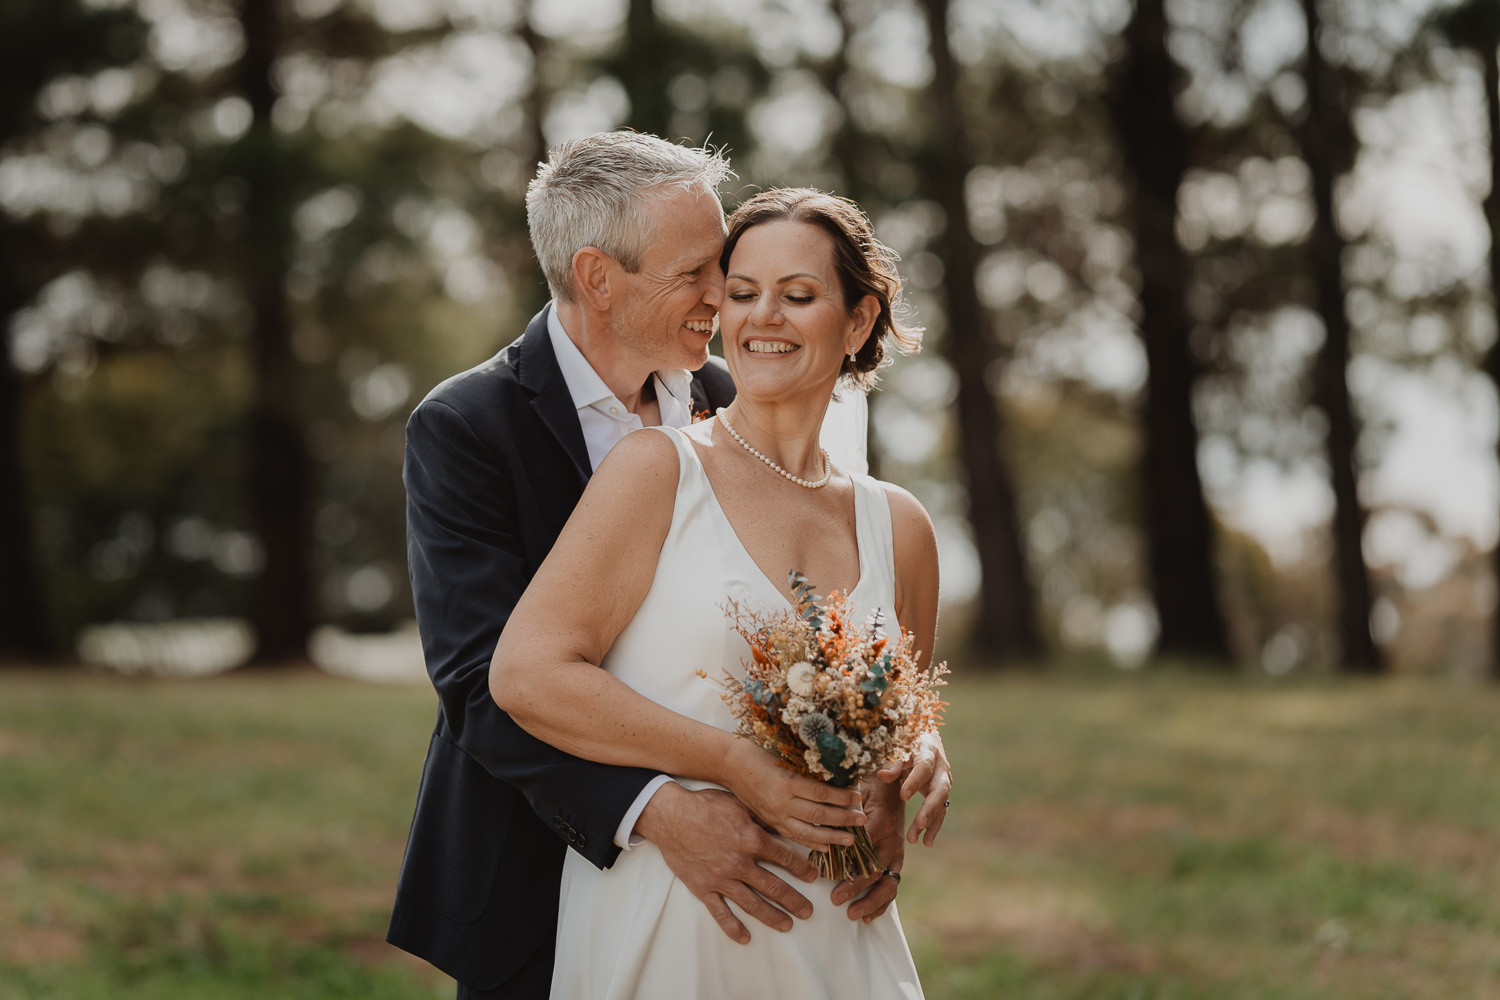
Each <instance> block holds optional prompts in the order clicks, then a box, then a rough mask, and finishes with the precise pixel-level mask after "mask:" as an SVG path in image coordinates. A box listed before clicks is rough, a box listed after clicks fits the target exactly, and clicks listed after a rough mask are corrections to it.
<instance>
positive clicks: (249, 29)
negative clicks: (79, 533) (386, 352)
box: [239, 0, 313, 663]
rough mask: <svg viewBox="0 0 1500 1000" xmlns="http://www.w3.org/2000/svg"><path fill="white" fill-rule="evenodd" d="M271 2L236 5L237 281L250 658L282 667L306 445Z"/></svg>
mask: <svg viewBox="0 0 1500 1000" xmlns="http://www.w3.org/2000/svg"><path fill="white" fill-rule="evenodd" d="M276 3H277V0H243V6H242V7H241V10H240V23H241V26H242V27H243V29H244V33H245V54H244V56H243V58H242V59H241V61H240V66H239V84H240V88H241V91H242V93H243V94H244V96H245V98H246V99H247V100H248V101H249V102H250V107H251V109H252V111H253V112H254V119H253V124H252V125H251V127H250V131H249V133H248V134H247V135H246V137H245V138H244V139H243V140H242V142H243V144H244V148H243V154H244V163H245V173H246V176H245V180H246V182H247V183H248V186H249V194H248V197H247V199H246V206H245V212H246V219H247V222H248V227H247V230H246V234H245V238H244V243H243V248H242V249H243V253H244V258H243V259H244V278H245V284H246V288H247V290H248V294H249V298H250V305H251V308H252V309H253V311H254V314H255V319H254V325H253V327H252V338H253V345H254V346H253V350H254V358H253V360H254V376H255V386H254V391H253V396H252V402H251V410H250V415H249V430H250V439H249V456H248V462H247V481H246V484H245V487H246V491H247V494H248V499H249V505H250V517H251V523H252V526H253V527H254V530H255V532H256V534H257V535H258V536H259V537H260V541H261V545H262V546H263V548H264V557H265V562H264V566H263V568H262V570H261V573H260V575H259V576H258V577H257V578H256V580H255V584H254V588H253V591H252V595H251V606H250V618H251V623H252V624H253V625H254V627H255V630H256V634H257V637H258V642H257V646H256V651H255V657H254V659H255V661H256V662H259V663H285V662H291V661H297V660H301V659H303V658H304V657H305V656H306V649H307V640H308V637H309V635H310V634H311V632H312V626H313V616H312V566H311V561H310V552H309V539H310V537H311V534H312V532H311V523H310V522H311V513H310V508H311V491H312V463H311V460H310V459H309V457H308V455H307V451H306V448H305V446H304V443H303V435H302V423H301V420H300V419H299V407H298V404H297V385H296V383H297V379H296V367H295V365H296V363H295V360H294V359H293V356H292V352H291V339H290V324H289V318H288V314H287V302H286V275H287V262H286V257H287V248H288V243H289V241H290V223H289V219H290V193H289V192H288V191H287V189H286V188H287V183H288V179H287V178H286V177H284V176H282V171H281V170H280V169H279V168H280V166H281V162H280V161H281V159H282V154H281V151H280V149H279V144H278V141H277V138H276V133H275V130H274V129H273V127H272V125H271V108H272V106H273V105H274V104H275V102H276V93H275V90H274V89H273V88H272V85H271V67H272V64H273V62H274V61H275V58H276V52H277V46H278V44H279V42H280V37H279V35H280V20H279V15H278V11H277V7H276Z"/></svg>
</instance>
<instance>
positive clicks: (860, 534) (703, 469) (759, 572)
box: [682, 434, 869, 610]
mask: <svg viewBox="0 0 1500 1000" xmlns="http://www.w3.org/2000/svg"><path fill="white" fill-rule="evenodd" d="M682 437H683V440H684V441H685V442H686V443H687V446H688V450H689V451H690V452H692V455H693V461H694V462H696V463H697V464H698V474H699V475H700V476H702V477H703V485H704V486H705V487H706V488H707V489H708V496H709V499H710V500H712V501H713V505H714V510H716V511H718V513H719V520H721V521H723V522H724V525H725V527H727V528H728V529H729V534H730V535H732V536H733V537H734V541H735V544H736V545H738V546H739V549H740V555H742V556H744V557H745V561H746V562H748V563H749V564H750V565H751V566H753V567H755V575H756V576H758V577H760V579H761V580H762V581H763V582H764V583H765V584H766V585H767V586H769V587H770V588H771V589H772V590H774V591H775V592H776V595H777V596H778V597H780V598H781V600H782V601H783V602H784V603H785V604H786V606H787V607H788V608H792V609H794V610H795V608H796V605H794V604H793V603H792V599H791V598H790V597H788V596H787V594H786V592H785V591H783V590H782V589H781V588H780V587H778V586H777V585H776V581H774V580H772V579H771V578H770V577H769V576H767V575H766V571H765V570H764V569H762V568H761V565H760V563H758V562H756V561H755V557H754V556H752V555H751V554H750V550H749V549H748V548H747V547H746V546H745V540H744V539H743V538H741V537H740V532H739V529H738V528H736V527H735V526H734V522H733V521H731V520H730V519H729V515H728V514H726V513H724V505H723V504H721V503H720V502H719V494H718V493H716V492H714V483H713V480H712V479H710V478H709V477H708V467H707V466H705V465H704V464H703V456H702V455H699V454H698V445H697V443H696V442H695V441H693V439H692V438H690V437H688V436H687V435H686V434H683V435H682ZM850 480H851V483H852V485H853V487H854V559H855V561H856V562H858V563H859V579H857V580H856V581H855V582H854V586H852V587H850V588H849V590H848V592H847V593H846V594H845V595H844V596H845V597H852V596H853V595H854V592H855V591H857V590H859V588H860V587H862V586H864V582H865V578H866V577H867V576H869V574H868V573H866V572H865V547H864V531H863V530H862V529H863V528H864V523H865V519H864V517H863V515H861V513H860V509H859V508H860V502H859V483H858V481H855V480H854V478H853V476H852V474H851V476H850Z"/></svg>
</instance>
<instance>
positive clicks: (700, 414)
mask: <svg viewBox="0 0 1500 1000" xmlns="http://www.w3.org/2000/svg"><path fill="white" fill-rule="evenodd" d="M688 412H689V413H691V414H692V415H693V423H695V424H696V423H699V422H701V421H704V420H707V419H708V418H709V417H711V416H713V414H712V413H710V412H709V410H708V407H706V406H705V407H704V408H703V409H701V410H695V409H693V408H692V404H689V405H688Z"/></svg>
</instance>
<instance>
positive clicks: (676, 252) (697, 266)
mask: <svg viewBox="0 0 1500 1000" xmlns="http://www.w3.org/2000/svg"><path fill="white" fill-rule="evenodd" d="M651 216H652V219H653V223H654V226H655V232H654V234H653V236H652V238H651V241H650V244H649V248H648V249H647V251H646V254H645V256H644V258H642V261H641V269H640V270H639V271H638V272H636V273H635V274H624V273H623V272H622V276H623V281H624V291H625V294H624V295H622V296H621V305H620V306H619V307H618V308H617V310H616V311H615V316H614V324H613V325H614V332H615V336H616V337H618V338H619V339H620V341H621V342H622V343H624V344H625V345H627V346H628V347H629V348H631V349H632V350H633V351H635V352H636V353H637V354H639V355H641V356H642V357H644V358H648V359H650V360H651V362H652V365H653V367H654V368H657V369H662V368H686V369H688V370H689V371H695V370H697V369H698V368H701V367H702V366H703V363H704V362H706V361H707V360H708V342H709V341H710V340H712V339H713V336H714V317H715V316H717V315H718V312H719V304H720V303H721V302H723V300H724V272H723V270H722V269H721V268H720V267H719V252H720V251H721V250H723V249H724V210H723V209H722V208H721V207H720V206H719V199H718V196H717V195H715V194H714V193H713V192H712V191H710V190H708V189H707V188H706V187H699V188H696V189H693V190H688V191H680V192H677V193H676V194H673V195H670V196H667V197H664V198H659V199H656V200H655V201H654V202H653V203H652V205H651Z"/></svg>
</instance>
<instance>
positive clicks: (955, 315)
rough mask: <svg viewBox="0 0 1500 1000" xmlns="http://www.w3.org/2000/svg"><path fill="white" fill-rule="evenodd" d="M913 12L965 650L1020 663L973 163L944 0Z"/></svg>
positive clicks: (1020, 595)
mask: <svg viewBox="0 0 1500 1000" xmlns="http://www.w3.org/2000/svg"><path fill="white" fill-rule="evenodd" d="M922 8H923V11H924V13H925V14H926V17H927V28H928V33H929V37H930V46H931V52H932V60H933V81H932V87H931V90H930V95H931V98H930V99H931V108H932V121H931V145H930V148H929V151H928V157H927V161H928V162H927V170H926V171H925V173H926V175H927V178H928V182H929V184H930V188H931V195H932V198H933V200H934V201H936V202H937V203H938V204H939V205H940V206H941V207H942V209H943V213H944V216H945V218H946V223H947V236H946V238H945V239H944V240H942V241H941V244H940V245H941V249H942V253H941V256H942V258H943V265H944V266H943V293H944V300H945V302H946V306H947V308H946V315H947V323H946V327H945V329H944V337H943V348H944V351H945V353H946V354H947V356H948V358H949V360H950V361H951V362H952V364H953V369H954V373H955V374H956V375H957V378H958V394H957V405H958V432H959V451H960V455H961V457H962V466H963V470H964V474H965V477H966V480H967V485H968V514H969V523H970V525H971V526H972V527H973V531H974V544H975V548H976V549H977V552H978V556H979V566H980V584H979V598H978V608H977V610H976V619H975V626H974V635H973V643H974V646H975V649H976V651H977V652H979V653H980V654H981V655H982V656H983V657H984V658H985V659H986V660H988V661H990V662H1000V661H1002V660H1011V661H1016V660H1027V659H1030V658H1033V657H1035V656H1036V655H1037V654H1038V653H1039V652H1040V651H1041V644H1040V640H1039V636H1038V632H1037V627H1036V607H1035V605H1036V601H1035V598H1034V596H1033V593H1032V586H1031V579H1030V576H1029V574H1028V571H1027V565H1026V551H1025V549H1024V548H1023V546H1022V544H1021V536H1020V519H1019V516H1018V514H1017V510H1016V489H1015V484H1014V483H1013V481H1012V479H1011V473H1010V470H1009V469H1008V468H1007V465H1006V461H1005V458H1004V456H1003V455H1002V453H1001V442H1002V440H1003V432H1002V428H1001V424H1000V419H1001V418H1000V412H999V410H998V409H997V408H996V405H995V399H994V396H993V394H992V391H991V388H990V387H991V385H993V384H996V383H997V382H998V379H996V375H997V374H998V364H999V362H998V359H997V356H996V353H995V351H994V348H993V346H992V345H993V338H992V335H991V333H990V325H989V322H988V317H987V315H986V313H985V311H984V309H983V307H982V305H981V304H980V300H979V292H978V289H977V288H976V286H975V267H976V265H977V264H978V259H979V244H978V242H977V241H976V240H975V239H974V235H973V233H972V232H971V231H970V228H969V209H968V203H967V201H966V199H965V193H964V186H965V183H966V180H967V178H968V176H969V174H970V172H971V171H972V170H973V169H974V166H975V164H974V160H973V157H972V155H971V154H970V153H969V151H968V150H967V148H966V137H967V135H968V132H969V128H968V125H967V122H966V121H965V120H964V114H963V111H962V110H961V108H960V105H959V76H958V66H957V63H956V62H955V60H954V58H953V54H952V51H951V50H950V48H949V31H950V27H951V26H950V24H949V17H948V0H923V4H922Z"/></svg>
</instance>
